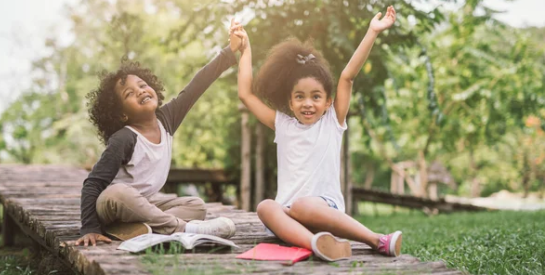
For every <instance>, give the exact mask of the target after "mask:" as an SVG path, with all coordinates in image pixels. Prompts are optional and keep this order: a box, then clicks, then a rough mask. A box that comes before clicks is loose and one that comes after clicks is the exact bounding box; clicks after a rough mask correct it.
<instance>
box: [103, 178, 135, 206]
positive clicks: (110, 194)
mask: <svg viewBox="0 0 545 275" xmlns="http://www.w3.org/2000/svg"><path fill="white" fill-rule="evenodd" d="M130 189H133V188H132V187H130V186H128V185H126V184H120V183H118V184H112V185H110V186H108V187H106V189H104V191H102V193H100V195H99V196H98V198H97V203H105V202H108V201H114V200H115V201H120V200H123V198H125V197H126V196H127V195H128V194H130V193H131V191H132V190H130Z"/></svg>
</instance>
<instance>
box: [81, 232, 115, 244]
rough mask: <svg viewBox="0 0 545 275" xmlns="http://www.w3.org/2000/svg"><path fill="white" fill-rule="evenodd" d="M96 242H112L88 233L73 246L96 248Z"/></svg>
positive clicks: (101, 236) (99, 235)
mask: <svg viewBox="0 0 545 275" xmlns="http://www.w3.org/2000/svg"><path fill="white" fill-rule="evenodd" d="M97 242H105V243H111V242H112V240H110V238H108V237H106V236H103V235H101V234H98V233H88V234H85V236H83V237H81V238H79V239H78V240H77V241H76V243H75V244H76V246H78V245H80V244H83V245H84V246H87V245H93V246H96V245H97Z"/></svg>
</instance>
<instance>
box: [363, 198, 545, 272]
mask: <svg viewBox="0 0 545 275" xmlns="http://www.w3.org/2000/svg"><path fill="white" fill-rule="evenodd" d="M359 209H360V210H362V209H364V210H365V209H366V208H365V207H362V206H360V208H359ZM388 209H389V212H388V211H387V210H388ZM377 210H378V211H377V212H374V213H380V214H378V215H376V214H374V213H373V212H372V211H371V212H369V211H367V212H364V213H363V215H361V216H358V217H357V219H358V220H359V221H360V222H362V223H363V224H364V225H366V226H367V227H369V228H370V229H372V230H373V231H375V232H383V233H386V232H393V231H395V230H402V231H403V253H404V254H411V255H413V256H416V257H418V258H419V259H420V260H422V261H438V260H444V261H445V262H446V263H447V266H448V267H451V268H456V269H458V270H465V271H467V272H469V273H471V274H536V275H537V274H545V211H536V212H511V211H502V212H479V213H456V214H448V215H447V214H443V215H437V216H432V217H428V216H425V215H423V214H422V213H420V212H410V211H406V210H402V211H398V212H397V213H393V212H392V207H390V206H384V205H380V206H378V207H377Z"/></svg>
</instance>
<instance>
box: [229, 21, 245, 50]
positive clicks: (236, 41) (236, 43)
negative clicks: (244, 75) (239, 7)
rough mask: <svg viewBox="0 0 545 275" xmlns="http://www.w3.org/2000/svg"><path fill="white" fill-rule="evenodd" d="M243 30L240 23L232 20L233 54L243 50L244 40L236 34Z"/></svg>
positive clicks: (231, 39) (231, 41)
mask: <svg viewBox="0 0 545 275" xmlns="http://www.w3.org/2000/svg"><path fill="white" fill-rule="evenodd" d="M239 28H242V26H241V25H240V23H239V22H235V19H234V18H233V19H231V26H230V27H229V47H231V51H232V52H236V51H237V50H240V49H241V46H242V40H241V38H240V37H238V36H236V35H235V34H234V32H235V30H237V29H239Z"/></svg>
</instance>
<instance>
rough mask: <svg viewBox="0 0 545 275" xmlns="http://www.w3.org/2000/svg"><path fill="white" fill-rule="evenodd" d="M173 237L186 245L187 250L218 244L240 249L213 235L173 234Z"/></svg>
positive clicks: (230, 242)
mask: <svg viewBox="0 0 545 275" xmlns="http://www.w3.org/2000/svg"><path fill="white" fill-rule="evenodd" d="M172 236H176V238H177V239H178V241H180V242H181V243H182V244H184V247H185V248H186V249H192V248H193V247H195V246H198V245H200V244H203V243H217V244H222V245H226V246H233V247H238V246H237V245H236V244H235V243H233V242H232V241H229V240H226V239H223V238H220V237H217V236H213V235H205V234H193V233H183V232H176V233H174V234H172Z"/></svg>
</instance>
